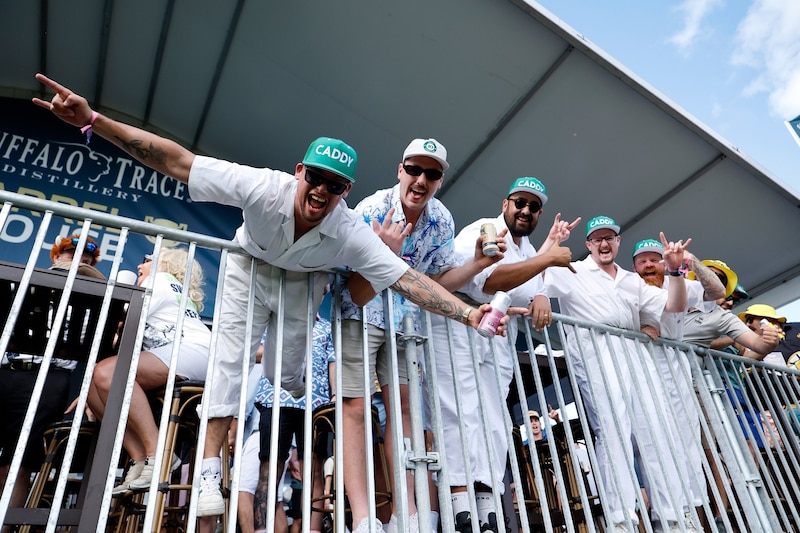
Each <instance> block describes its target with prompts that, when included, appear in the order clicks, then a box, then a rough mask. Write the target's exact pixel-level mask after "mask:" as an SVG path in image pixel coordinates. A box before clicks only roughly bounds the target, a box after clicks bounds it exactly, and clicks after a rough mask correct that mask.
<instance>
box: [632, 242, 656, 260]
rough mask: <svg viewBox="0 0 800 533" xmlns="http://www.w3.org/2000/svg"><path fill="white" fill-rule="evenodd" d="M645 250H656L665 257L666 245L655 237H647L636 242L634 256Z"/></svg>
mask: <svg viewBox="0 0 800 533" xmlns="http://www.w3.org/2000/svg"><path fill="white" fill-rule="evenodd" d="M645 252H655V253H657V254H659V255H660V256H661V257H664V245H662V244H661V243H660V242H658V241H657V240H655V239H645V240H643V241H639V242H637V243H636V246H634V247H633V257H636V256H637V255H639V254H643V253H645Z"/></svg>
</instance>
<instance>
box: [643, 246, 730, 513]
mask: <svg viewBox="0 0 800 533" xmlns="http://www.w3.org/2000/svg"><path fill="white" fill-rule="evenodd" d="M663 256H664V247H663V246H662V245H661V243H660V242H658V241H657V240H655V239H645V240H643V241H639V242H637V243H636V246H634V248H633V269H634V271H636V273H637V274H639V276H640V277H641V278H642V279H643V280H644V282H645V283H647V284H648V285H652V286H653V287H658V288H663V289H666V288H667V287H668V286H669V280H670V278H672V276H666V277H665V275H664V274H665V267H664V260H663ZM684 261H685V262H684V264H685V265H686V267H687V268H688V269H690V270H691V272H692V273H693V275H694V276H693V277H694V278H695V280H688V279H687V280H686V281H685V282H684V283H685V284H686V294H687V304H686V305H687V308H688V309H698V310H700V311H702V312H709V311H711V310H713V309H714V307H715V306H716V305H717V304H716V302H717V301H718V300H719V301H724V298H725V286H724V285H723V284H722V281H720V279H719V278H718V277H717V275H716V274H715V273H714V272H713V271H712V270H711V269H710V268H709V267H707V266H706V265H704V264H703V263H702V262H700V261H699V260H698V259H697V258H696V257H694V256H693V255H691V254H687V257H685V258H684ZM685 315H686V313H684V312H681V313H664V314H663V315H662V316H661V317H660V319H659V318H658V317H652V318H651V322H650V323H648V320H647V319H645V318H643V319H642V331H644V332H646V333H648V334H649V335H650V336H651V337H653V338H654V339H655V338H657V337H658V336H659V334H660V336H662V337H665V338H669V339H674V340H683V321H684V317H685ZM653 362H654V364H655V366H656V368H657V370H658V375H659V376H661V378H662V385H663V387H664V393H665V395H666V400H667V402H668V403H669V406H670V408H671V411H670V414H669V418H670V419H672V420H682V421H685V423H686V424H687V426H688V427H689V428H690V430H689V431H687V432H682V433H681V438H682V440H681V441H679V442H681V444H682V449H683V450H684V451H685V454H686V461H685V464H686V467H687V469H688V470H686V471H685V472H682V474H683V475H685V476H688V479H689V488H690V490H691V491H692V502H691V504H692V505H693V506H694V507H696V508H700V511H702V508H701V506H702V505H703V502H704V501H705V500H706V483H705V477H704V473H703V463H702V460H703V456H702V446H701V442H700V417H699V413H697V411H696V410H695V409H694V404H695V399H694V394H695V392H694V387H693V385H692V370H691V365H690V362H689V360H688V359H687V358H686V356H685V355H684V354H682V353H680V352H678V351H676V350H672V349H667V350H665V349H663V348H662V347H660V346H654V347H653ZM701 516H702V515H701Z"/></svg>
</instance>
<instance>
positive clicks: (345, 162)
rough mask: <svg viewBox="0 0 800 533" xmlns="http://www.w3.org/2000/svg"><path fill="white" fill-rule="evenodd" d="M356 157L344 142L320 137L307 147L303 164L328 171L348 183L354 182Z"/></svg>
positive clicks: (353, 151)
mask: <svg viewBox="0 0 800 533" xmlns="http://www.w3.org/2000/svg"><path fill="white" fill-rule="evenodd" d="M357 162H358V155H357V154H356V151H355V150H354V149H353V147H352V146H350V145H349V144H347V143H346V142H344V141H342V140H339V139H334V138H331V137H320V138H318V139H316V140H314V142H312V143H311V144H309V145H308V150H306V156H305V157H304V158H303V164H304V165H307V166H309V167H314V168H321V169H324V170H329V171H331V172H333V173H334V174H336V175H337V176H341V177H343V178H344V179H346V180H347V181H349V182H353V183H354V182H355V181H356V163H357Z"/></svg>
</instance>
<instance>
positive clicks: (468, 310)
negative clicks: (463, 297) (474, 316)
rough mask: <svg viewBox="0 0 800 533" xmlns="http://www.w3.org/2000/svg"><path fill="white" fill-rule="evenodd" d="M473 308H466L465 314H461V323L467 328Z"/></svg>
mask: <svg viewBox="0 0 800 533" xmlns="http://www.w3.org/2000/svg"><path fill="white" fill-rule="evenodd" d="M472 309H473V308H472V307H471V306H469V305H468V306H467V307H465V308H464V312H462V313H461V323H462V324H464V325H465V326H469V314H470V313H471V312H472Z"/></svg>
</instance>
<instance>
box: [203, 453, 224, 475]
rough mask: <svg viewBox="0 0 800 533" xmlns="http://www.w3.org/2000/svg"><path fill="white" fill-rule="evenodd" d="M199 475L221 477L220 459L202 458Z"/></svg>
mask: <svg viewBox="0 0 800 533" xmlns="http://www.w3.org/2000/svg"><path fill="white" fill-rule="evenodd" d="M200 473H201V474H203V475H211V476H218V477H222V459H221V458H219V457H206V458H204V459H203V466H202V467H201V468H200Z"/></svg>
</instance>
